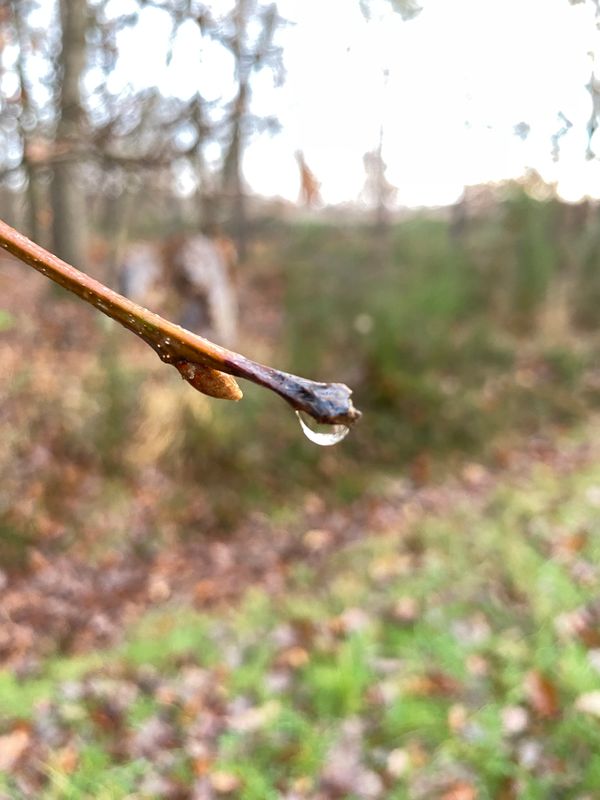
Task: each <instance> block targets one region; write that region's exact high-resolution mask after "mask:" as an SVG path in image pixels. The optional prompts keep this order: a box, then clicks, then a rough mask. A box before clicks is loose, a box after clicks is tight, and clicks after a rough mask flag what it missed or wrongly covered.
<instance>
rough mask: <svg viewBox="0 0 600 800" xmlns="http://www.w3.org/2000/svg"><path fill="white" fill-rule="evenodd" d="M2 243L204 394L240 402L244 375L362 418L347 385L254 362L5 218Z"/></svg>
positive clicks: (344, 418)
mask: <svg viewBox="0 0 600 800" xmlns="http://www.w3.org/2000/svg"><path fill="white" fill-rule="evenodd" d="M0 247H2V248H3V249H5V250H7V251H8V252H9V253H12V255H14V256H16V258H18V259H20V260H21V261H23V262H25V264H28V265H29V266H30V267H33V268H34V269H36V270H37V271H38V272H41V273H42V274H43V275H46V277H48V278H50V279H51V280H53V281H54V282H55V283H58V284H59V285H60V286H62V287H64V288H65V289H68V290H69V291H70V292H73V293H74V294H76V295H77V296H78V297H81V299H82V300H85V301H86V302H87V303H90V304H91V305H93V306H95V307H96V308H97V309H99V310H100V311H102V312H103V313H104V314H106V315H107V316H109V317H111V318H112V319H114V320H116V321H117V322H119V323H120V324H121V325H123V326H124V327H125V328H128V329H129V330H130V331H132V332H133V333H135V334H136V335H137V336H139V337H140V338H141V339H143V340H144V341H145V342H146V343H147V344H148V345H149V346H150V347H152V349H153V350H154V351H155V352H156V353H157V354H158V356H159V358H161V359H162V361H164V362H165V363H167V364H171V365H173V366H174V367H176V368H177V369H178V370H179V372H180V373H181V375H182V377H183V378H184V379H185V380H187V381H188V383H191V384H192V386H194V388H196V389H198V390H199V391H201V392H204V393H205V394H210V395H211V396H215V397H223V398H226V399H231V400H239V399H240V398H241V396H242V393H241V391H240V389H239V387H238V386H237V383H236V381H235V380H234V378H232V377H229V376H235V377H236V378H245V379H246V380H249V381H252V382H253V383H256V384H259V385H260V386H264V387H265V388H267V389H270V390H271V391H273V392H276V393H277V394H278V395H280V396H281V397H283V399H284V400H286V401H287V402H288V403H289V404H290V405H291V406H292V407H293V408H295V409H297V410H299V411H305V412H306V413H307V414H310V416H311V417H313V418H314V419H315V420H317V422H322V423H331V424H333V423H339V424H345V425H351V424H352V423H354V422H356V420H357V419H358V418H359V417H360V411H358V410H357V409H356V408H354V406H353V405H352V400H351V399H350V395H351V394H352V392H351V390H350V389H349V388H348V387H347V386H345V385H344V384H343V383H317V382H316V381H310V380H307V379H306V378H299V377H298V376H296V375H290V374H288V373H286V372H281V371H280V370H277V369H274V368H273V367H267V366H265V365H263V364H258V363H256V362H255V361H251V360H250V359H248V358H245V356H242V355H240V354H239V353H235V352H233V351H231V350H226V349H225V348H224V347H219V346H218V345H216V344H214V343H213V342H210V341H209V340H208V339H204V338H203V337H201V336H197V335H196V334H194V333H191V332H190V331H187V330H185V329H184V328H181V327H180V326H179V325H175V324H174V323H172V322H169V321H168V320H166V319H163V318H162V317H160V316H158V314H154V313H153V312H152V311H148V309H147V308H142V307H141V306H139V305H137V303H133V302H132V301H131V300H128V299H127V298H126V297H123V296H122V295H120V294H118V293H117V292H114V291H113V290H112V289H109V288H108V287H106V286H104V284H102V283H100V282H99V281H97V280H95V279H94V278H91V277H90V276H89V275H86V274H85V273H83V272H80V271H79V270H78V269H75V267H72V266H70V265H69V264H67V263H66V262H65V261H62V260H61V259H60V258H57V256H55V255H52V253H49V252H48V251H47V250H45V249H44V248H43V247H40V246H39V245H37V244H35V243H34V242H31V241H30V240H29V239H27V237H25V236H23V234H21V233H19V232H18V231H16V230H14V229H13V228H11V227H10V226H9V225H7V224H6V223H5V222H3V221H2V220H0Z"/></svg>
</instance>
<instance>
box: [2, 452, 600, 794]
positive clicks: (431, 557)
mask: <svg viewBox="0 0 600 800" xmlns="http://www.w3.org/2000/svg"><path fill="white" fill-rule="evenodd" d="M599 485H600V471H599V470H598V468H597V467H593V468H587V469H585V470H581V469H580V470H579V471H578V472H575V473H571V474H568V475H567V474H566V473H565V474H562V475H557V474H555V473H554V471H553V470H552V469H550V468H547V467H539V468H538V469H537V472H536V474H535V475H534V476H533V478H532V479H531V480H530V481H529V482H528V483H526V484H525V485H523V486H519V485H518V482H517V481H515V480H513V482H512V484H508V485H504V486H500V487H499V488H498V489H496V490H494V491H492V492H491V493H490V495H489V496H488V497H487V499H485V500H483V498H482V499H481V501H479V500H475V502H474V500H473V496H470V495H469V493H468V492H466V493H463V495H462V498H461V499H459V500H458V501H457V500H456V498H455V499H453V501H452V502H451V503H450V504H449V505H448V507H446V508H445V509H443V508H440V509H437V510H436V511H435V512H423V513H421V514H418V515H417V517H416V518H415V520H414V521H413V522H412V523H410V524H409V525H408V527H406V528H405V529H404V530H400V529H398V530H395V531H391V532H390V533H389V534H387V535H385V536H378V537H372V538H365V539H364V540H363V541H361V542H360V543H358V544H356V545H353V546H351V547H348V548H346V549H344V550H343V551H340V552H339V553H338V555H337V556H335V558H333V559H332V560H331V562H330V563H329V565H328V567H327V570H326V573H325V574H320V575H319V576H318V577H317V576H316V575H313V574H312V573H311V572H310V571H307V568H306V567H303V568H302V569H299V571H298V574H297V576H291V578H290V581H289V587H288V589H287V590H286V591H285V593H284V594H283V595H282V596H279V597H276V598H272V597H270V596H269V595H268V594H266V593H265V592H264V591H263V590H262V589H254V590H252V591H250V592H249V593H248V594H247V595H246V597H245V599H244V601H243V602H242V603H241V604H240V606H239V608H237V609H235V610H231V611H229V612H225V611H223V612H218V613H215V614H211V615H210V616H207V615H205V614H197V613H195V612H191V611H185V610H184V611H177V610H176V609H175V608H174V607H173V608H169V607H166V608H165V609H164V610H163V611H159V612H155V613H154V614H152V615H150V616H148V617H146V618H145V620H144V622H143V624H142V625H140V626H138V627H137V629H135V630H133V631H132V632H131V634H130V635H129V637H128V641H127V643H126V644H124V645H123V646H122V647H121V648H120V649H118V650H116V651H112V652H108V653H104V654H103V655H101V656H100V655H96V656H94V657H93V658H92V660H90V659H89V658H88V659H82V660H78V659H73V660H70V661H66V662H64V661H61V660H58V661H54V662H52V663H48V664H47V665H46V666H45V667H44V674H43V675H42V676H41V677H38V678H36V679H33V680H24V681H23V682H20V683H18V682H16V681H15V680H14V679H13V678H10V677H8V676H6V675H4V676H3V677H2V682H1V684H0V686H1V687H2V690H1V696H2V698H3V700H2V706H3V708H2V710H3V712H4V715H5V719H6V717H7V716H12V715H13V714H15V712H17V710H18V711H19V713H20V715H21V716H23V715H24V714H27V715H28V716H29V715H31V716H32V718H33V720H37V721H38V724H40V719H44V720H46V725H47V726H49V727H50V728H51V723H52V724H53V725H55V726H57V727H58V728H59V729H60V730H61V731H62V732H63V738H62V740H61V747H60V748H58V749H57V750H55V751H54V752H53V753H51V754H50V755H49V756H48V760H45V761H44V766H43V774H44V775H45V778H44V781H45V788H44V789H43V791H41V790H40V794H39V797H43V798H55V797H61V798H65V797H69V798H71V797H72V798H82V797H91V796H94V797H98V796H106V797H110V798H112V799H116V798H120V797H122V798H125V797H127V796H130V795H131V793H132V792H137V793H136V795H135V796H136V797H155V796H162V795H161V794H160V791H158V790H153V789H152V785H154V784H153V783H152V781H159V779H161V780H163V781H167V783H168V784H169V785H172V786H178V785H179V786H188V787H189V786H190V785H191V784H192V783H193V782H194V781H196V782H200V783H201V782H202V781H208V782H209V783H211V781H212V783H211V785H212V786H213V787H214V786H216V787H221V789H219V791H218V794H222V795H224V796H235V797H239V798H243V800H262V798H270V797H273V798H277V797H280V796H282V795H284V794H285V792H286V791H288V792H289V791H292V790H293V791H295V792H296V793H297V796H300V797H304V796H306V797H309V796H312V793H313V792H314V791H316V788H317V787H318V786H319V785H320V786H321V787H325V788H329V790H331V791H334V789H335V786H337V787H338V788H337V791H340V792H342V795H343V796H348V797H350V796H355V795H353V794H352V790H351V786H352V781H355V782H357V783H356V785H357V786H358V785H364V786H366V785H370V786H371V787H372V793H371V794H369V793H368V792H367V793H366V794H365V792H362V793H361V792H357V794H356V796H357V797H362V796H369V797H371V796H372V797H379V796H385V797H395V798H401V797H442V796H445V795H444V792H445V791H450V790H451V787H452V786H455V785H464V786H470V787H472V789H473V792H474V793H473V794H472V795H471V796H473V797H475V796H477V797H479V798H497V797H499V796H507V797H513V796H514V797H527V798H545V797H548V796H550V795H552V796H555V795H556V796H565V797H566V796H569V797H576V796H577V797H579V796H584V794H585V793H586V792H587V793H592V796H593V794H594V793H595V792H597V791H598V790H600V760H599V756H598V751H599V748H600V720H599V718H598V715H599V714H600V707H598V705H597V704H596V705H594V698H596V699H597V698H598V694H597V689H598V685H599V683H600V677H599V675H598V663H597V658H596V654H597V652H598V651H597V650H595V649H594V648H593V647H592V649H590V648H589V646H586V642H587V644H588V645H589V644H590V642H591V641H592V640H593V637H594V635H595V636H597V633H595V628H594V623H593V621H590V620H591V617H590V616H589V615H588V617H586V614H585V613H584V611H583V610H582V608H583V604H585V603H586V601H589V600H590V598H591V597H593V596H594V595H595V594H596V593H597V591H598V589H599V587H600V583H599V581H600V579H599V577H598V570H597V568H596V566H595V565H597V564H598V562H599V560H600V545H599V543H598V541H597V537H596V536H595V535H594V534H595V531H596V530H597V527H598V524H599V522H600V507H599V505H598V486H599ZM578 620H579V622H578ZM586 620H587V621H586ZM67 678H68V680H67ZM42 698H46V700H50V705H48V703H47V702H46V703H42V704H40V701H41V699H42ZM590 698H591V699H590ZM36 703H37V705H36ZM5 724H6V723H5ZM40 730H42V731H43V729H42V728H40ZM43 736H44V734H43V732H42V733H41V734H39V737H40V738H41V740H42V742H43ZM44 752H45V751H44V749H43V747H42V749H41V750H39V751H38V755H39V754H40V753H41V754H43V753H44ZM65 753H72V754H73V755H72V758H70V759H69V758H67V756H66V755H65ZM61 759H62V762H61ZM61 763H63V767H62V768H61V766H60V764H61ZM65 765H66V766H65ZM149 776H153V777H152V781H151V780H150V778H149ZM344 781H346V782H348V781H350V783H349V784H348V783H344ZM158 785H159V783H156V786H158ZM165 785H167V784H165ZM144 786H145V787H146V789H144ZM14 787H15V784H14V783H13V782H12V779H11V778H9V777H8V776H7V777H6V778H5V779H4V790H5V791H7V792H9V794H10V792H11V791H13V790H14ZM140 787H142V788H140ZM223 787H225V788H223ZM227 787H229V788H227ZM465 791H466V790H465ZM102 792H104V793H105V794H102ZM502 792H505V794H504V795H503V794H502ZM509 792H512V793H509ZM475 793H476V794H475ZM10 796H15V795H14V794H10ZM186 796H187V795H186Z"/></svg>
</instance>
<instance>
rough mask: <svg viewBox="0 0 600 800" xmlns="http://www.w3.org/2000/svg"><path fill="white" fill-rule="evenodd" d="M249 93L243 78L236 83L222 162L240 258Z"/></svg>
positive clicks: (243, 245)
mask: <svg viewBox="0 0 600 800" xmlns="http://www.w3.org/2000/svg"><path fill="white" fill-rule="evenodd" d="M248 95H249V85H248V83H247V81H246V80H242V81H241V82H240V87H239V91H238V96H237V98H236V101H235V106H234V111H233V115H232V123H231V140H230V143H229V147H228V149H227V155H226V156H225V163H224V165H223V190H224V194H225V196H226V198H227V202H228V205H229V208H230V209H231V216H232V229H233V237H234V239H235V244H236V247H237V251H238V257H239V260H240V261H243V260H244V259H245V257H246V251H247V243H248V219H247V208H246V194H245V191H244V179H243V176H242V155H243V151H244V141H243V138H244V137H243V125H244V121H245V116H246V111H247V108H246V106H247V104H248Z"/></svg>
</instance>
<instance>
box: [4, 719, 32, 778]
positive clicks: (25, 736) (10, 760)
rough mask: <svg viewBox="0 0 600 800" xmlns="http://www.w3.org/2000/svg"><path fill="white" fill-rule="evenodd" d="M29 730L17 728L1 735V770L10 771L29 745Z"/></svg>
mask: <svg viewBox="0 0 600 800" xmlns="http://www.w3.org/2000/svg"><path fill="white" fill-rule="evenodd" d="M30 741H31V736H30V734H29V731H26V730H24V729H22V728H17V729H16V730H14V731H12V732H11V733H7V734H5V735H4V736H0V772H10V771H11V770H12V769H14V767H15V766H16V764H17V763H18V761H19V759H20V758H21V756H22V755H23V754H24V753H25V751H26V750H27V748H28V747H29V743H30Z"/></svg>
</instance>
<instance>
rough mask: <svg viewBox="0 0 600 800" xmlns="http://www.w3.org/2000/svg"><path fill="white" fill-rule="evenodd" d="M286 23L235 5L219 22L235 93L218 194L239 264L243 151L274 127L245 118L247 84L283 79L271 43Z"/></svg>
mask: <svg viewBox="0 0 600 800" xmlns="http://www.w3.org/2000/svg"><path fill="white" fill-rule="evenodd" d="M284 23H285V20H284V19H283V18H282V17H280V16H279V13H278V11H277V6H276V5H275V3H270V4H268V5H266V6H265V5H261V3H260V0H236V3H235V7H234V8H233V10H232V11H231V13H230V14H228V15H227V16H226V17H225V19H224V20H223V23H222V26H221V32H220V34H219V38H220V40H221V42H222V43H223V44H224V45H225V47H227V49H228V50H229V51H230V52H231V54H232V55H233V58H234V64H235V78H236V83H237V90H236V94H235V97H234V99H233V101H232V102H231V103H230V105H229V113H228V125H227V127H228V134H227V141H226V145H225V155H224V159H223V170H222V190H223V194H224V195H225V196H226V197H227V198H228V200H230V202H231V208H232V220H233V229H234V236H235V239H236V244H237V248H238V252H239V257H240V259H241V260H243V258H244V256H245V253H246V245H247V209H246V191H245V186H244V178H243V174H242V156H243V152H244V148H245V147H246V144H247V142H248V139H249V138H250V135H251V133H252V131H253V130H256V129H257V128H258V127H263V128H265V127H270V128H274V127H276V124H277V123H276V120H275V119H273V118H272V117H269V118H262V119H259V118H257V117H254V116H253V115H252V114H251V113H250V100H251V96H252V88H251V81H252V76H253V74H254V73H255V72H258V71H260V70H262V69H265V68H266V69H270V70H271V71H272V72H273V74H274V77H275V81H276V83H278V84H279V83H281V82H282V81H283V77H284V70H283V62H282V50H281V47H279V46H278V45H277V44H276V43H275V34H276V32H277V29H278V28H279V27H280V26H281V25H283V24H284ZM254 30H258V33H257V34H253V31H254Z"/></svg>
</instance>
